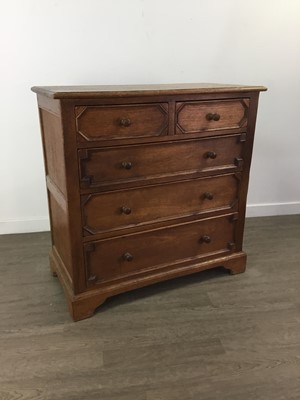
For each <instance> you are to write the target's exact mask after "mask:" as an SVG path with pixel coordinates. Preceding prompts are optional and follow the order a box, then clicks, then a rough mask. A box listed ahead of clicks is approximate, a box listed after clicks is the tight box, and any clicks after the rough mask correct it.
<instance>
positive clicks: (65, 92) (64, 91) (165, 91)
mask: <svg viewBox="0 0 300 400" xmlns="http://www.w3.org/2000/svg"><path fill="white" fill-rule="evenodd" d="M265 90H267V89H266V88H265V87H264V86H247V85H230V84H217V83H174V84H159V85H153V84H152V85H94V86H92V85H91V86H34V87H33V88H32V91H33V92H35V93H39V94H42V95H44V96H47V97H51V98H54V99H82V98H88V99H91V98H102V97H116V98H118V97H130V96H153V95H156V96H165V95H171V96H174V95H181V94H188V95H190V94H198V93H201V94H210V93H212V94H215V93H241V92H252V91H254V92H258V91H265Z"/></svg>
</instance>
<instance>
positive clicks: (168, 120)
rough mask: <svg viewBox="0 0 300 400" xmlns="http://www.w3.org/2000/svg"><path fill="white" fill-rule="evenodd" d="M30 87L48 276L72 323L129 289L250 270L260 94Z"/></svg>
mask: <svg viewBox="0 0 300 400" xmlns="http://www.w3.org/2000/svg"><path fill="white" fill-rule="evenodd" d="M97 89H98V90H97ZM33 90H34V91H35V92H37V93H38V105H39V115H40V122H41V132H42V139H43V149H44V158H45V167H46V168H45V170H46V182H47V190H48V200H49V211H50V221H51V232H52V235H51V237H52V248H51V251H50V268H51V271H52V273H53V274H54V275H57V276H58V278H59V280H60V281H61V284H62V286H63V288H64V291H65V295H66V298H67V302H68V306H69V309H70V313H71V315H72V317H73V319H74V320H80V319H83V318H86V317H89V316H91V315H92V314H93V313H94V311H95V309H96V308H97V307H98V306H99V305H100V304H102V303H103V302H104V301H105V300H106V299H107V298H108V297H111V296H114V295H117V294H119V293H122V292H124V291H128V290H132V289H136V288H140V287H143V286H147V285H151V284H154V283H157V282H160V281H164V280H168V279H171V278H174V277H178V276H183V275H188V274H193V273H196V272H198V271H203V270H205V269H211V268H215V267H219V266H223V267H224V268H226V269H228V270H229V271H230V272H231V273H232V274H237V273H241V272H243V271H244V270H245V267H246V254H245V252H244V251H243V231H244V229H243V228H244V216H245V205H246V195H247V188H248V179H249V169H250V162H251V155H252V146H253V139H254V130H255V121H256V112H257V104H258V96H259V92H260V91H261V90H264V88H262V87H252V86H247V87H244V86H233V85H215V86H213V85H211V84H207V85H178V86H176V85H175V86H172V85H170V86H159V87H158V86H155V85H154V86H147V87H127V90H125V88H119V87H110V88H109V87H92V88H81V89H80V90H79V89H78V88H76V87H74V88H66V87H61V88H57V87H52V88H44V87H40V88H34V89H33Z"/></svg>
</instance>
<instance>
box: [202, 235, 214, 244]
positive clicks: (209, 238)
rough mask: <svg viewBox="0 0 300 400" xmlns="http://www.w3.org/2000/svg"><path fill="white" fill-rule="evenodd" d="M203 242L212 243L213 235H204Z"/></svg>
mask: <svg viewBox="0 0 300 400" xmlns="http://www.w3.org/2000/svg"><path fill="white" fill-rule="evenodd" d="M200 242H201V243H210V242H211V237H210V236H208V235H203V236H202V238H201V239H200Z"/></svg>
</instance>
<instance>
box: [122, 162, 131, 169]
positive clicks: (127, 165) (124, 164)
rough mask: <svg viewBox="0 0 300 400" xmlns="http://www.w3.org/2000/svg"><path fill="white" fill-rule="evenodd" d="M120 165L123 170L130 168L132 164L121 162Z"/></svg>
mask: <svg viewBox="0 0 300 400" xmlns="http://www.w3.org/2000/svg"><path fill="white" fill-rule="evenodd" d="M121 165H122V168H124V169H131V168H132V163H131V162H130V161H123V162H122V164H121Z"/></svg>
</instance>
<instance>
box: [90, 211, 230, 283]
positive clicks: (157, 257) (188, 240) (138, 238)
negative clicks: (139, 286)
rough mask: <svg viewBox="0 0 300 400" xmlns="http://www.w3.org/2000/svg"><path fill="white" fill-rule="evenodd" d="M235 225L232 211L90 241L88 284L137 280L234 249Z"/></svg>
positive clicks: (219, 255)
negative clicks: (144, 274) (157, 271)
mask: <svg viewBox="0 0 300 400" xmlns="http://www.w3.org/2000/svg"><path fill="white" fill-rule="evenodd" d="M234 225H235V219H234V214H229V215H225V216H220V217H214V218H208V219H202V220H200V221H193V222H188V223H185V224H179V225H171V226H168V227H166V228H160V229H156V230H151V231H147V232H143V233H135V234H131V235H129V234H128V235H127V236H121V237H116V238H110V239H105V240H99V241H96V242H88V243H87V244H85V245H84V250H85V253H86V270H87V277H88V278H87V279H88V283H89V285H95V284H101V283H102V282H106V281H113V280H118V281H120V280H124V279H126V277H127V276H129V279H133V277H135V276H136V275H138V274H139V273H141V274H143V273H144V272H145V271H146V270H155V269H159V270H160V271H165V270H166V271H168V270H170V269H172V267H174V268H175V267H176V268H177V267H180V266H181V264H184V263H186V262H189V263H194V264H196V263H198V262H200V261H201V259H202V258H203V257H205V258H206V259H208V258H212V257H215V258H217V257H221V256H223V255H224V254H226V253H230V252H231V250H232V249H234V248H231V246H230V244H231V243H234V241H235V239H234ZM126 254H127V257H126ZM128 256H129V257H128Z"/></svg>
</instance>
